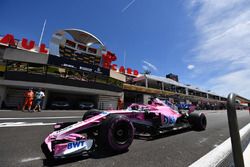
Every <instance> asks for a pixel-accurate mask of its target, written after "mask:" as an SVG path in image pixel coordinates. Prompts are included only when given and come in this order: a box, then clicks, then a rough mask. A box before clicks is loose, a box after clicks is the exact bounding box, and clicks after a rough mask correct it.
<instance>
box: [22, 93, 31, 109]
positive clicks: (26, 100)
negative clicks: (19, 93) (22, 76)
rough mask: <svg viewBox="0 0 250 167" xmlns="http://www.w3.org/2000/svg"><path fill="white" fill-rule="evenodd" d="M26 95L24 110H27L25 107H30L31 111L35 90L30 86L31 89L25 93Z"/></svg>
mask: <svg viewBox="0 0 250 167" xmlns="http://www.w3.org/2000/svg"><path fill="white" fill-rule="evenodd" d="M24 97H25V101H24V104H23V108H22V111H25V108H26V107H28V111H29V112H31V106H32V103H33V99H34V92H33V90H32V88H29V90H28V91H26V92H25V93H24Z"/></svg>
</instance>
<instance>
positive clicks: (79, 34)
mask: <svg viewBox="0 0 250 167" xmlns="http://www.w3.org/2000/svg"><path fill="white" fill-rule="evenodd" d="M64 31H65V32H67V33H68V34H69V35H71V36H72V38H73V39H74V40H75V41H76V42H79V43H83V44H85V45H89V44H100V45H102V46H104V44H103V43H102V42H101V40H99V39H98V38H97V37H96V36H94V35H93V34H91V33H89V32H87V31H83V30H79V29H65V30H64Z"/></svg>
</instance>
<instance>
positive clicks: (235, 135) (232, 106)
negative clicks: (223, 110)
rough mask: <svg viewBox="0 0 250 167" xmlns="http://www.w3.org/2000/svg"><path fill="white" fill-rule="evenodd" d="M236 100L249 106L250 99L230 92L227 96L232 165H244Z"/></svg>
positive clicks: (241, 166) (239, 166)
mask: <svg viewBox="0 0 250 167" xmlns="http://www.w3.org/2000/svg"><path fill="white" fill-rule="evenodd" d="M236 100H240V102H244V103H248V107H250V100H249V99H246V98H244V97H241V96H239V95H237V94H235V93H230V94H229V95H228V98H227V117H228V125H229V132H230V136H231V143H232V151H233V159H234V165H235V166H237V167H244V159H243V152H242V147H241V140H240V134H239V127H238V119H237V115H236V106H237V105H238V104H237V103H236Z"/></svg>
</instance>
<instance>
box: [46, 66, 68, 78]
mask: <svg viewBox="0 0 250 167" xmlns="http://www.w3.org/2000/svg"><path fill="white" fill-rule="evenodd" d="M63 71H65V69H62V68H59V67H55V66H48V68H47V75H53V76H57V77H64V73H63Z"/></svg>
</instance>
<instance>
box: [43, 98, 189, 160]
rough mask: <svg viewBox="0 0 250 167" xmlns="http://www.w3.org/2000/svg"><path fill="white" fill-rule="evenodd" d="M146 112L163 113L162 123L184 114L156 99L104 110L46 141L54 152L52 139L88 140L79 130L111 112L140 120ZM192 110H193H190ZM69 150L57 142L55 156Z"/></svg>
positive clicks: (52, 135) (56, 132) (53, 134)
mask: <svg viewBox="0 0 250 167" xmlns="http://www.w3.org/2000/svg"><path fill="white" fill-rule="evenodd" d="M145 112H149V113H155V114H156V115H158V116H159V115H161V123H162V124H164V121H165V118H166V117H171V118H173V119H174V120H177V118H179V117H181V116H182V115H181V114H180V113H179V112H178V111H176V110H174V109H172V108H171V107H169V106H168V105H166V104H165V103H163V102H162V101H160V100H159V99H154V100H153V101H152V104H149V105H143V104H131V105H130V106H129V107H128V108H127V109H126V110H109V111H105V112H102V113H101V114H99V115H96V116H93V117H91V118H89V119H86V120H84V121H80V122H77V123H75V124H73V125H70V126H68V127H65V128H64V129H61V130H58V131H54V132H52V133H51V134H50V135H49V136H48V137H47V138H46V139H45V143H46V144H47V146H48V148H49V150H50V151H51V152H52V144H51V143H52V141H54V140H63V139H66V140H68V141H69V142H71V141H72V142H74V141H77V139H78V140H79V139H80V140H87V139H86V138H85V136H82V135H80V134H77V132H79V131H81V130H84V129H87V128H89V127H91V126H92V125H94V124H96V123H99V122H101V121H102V120H104V119H106V116H107V115H109V114H122V115H126V116H128V117H129V118H135V119H139V120H145V118H144V116H145ZM190 112H192V111H190ZM66 150H67V143H63V144H56V145H55V148H54V149H53V151H54V156H60V155H62V154H63V153H64V152H65V151H66Z"/></svg>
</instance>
